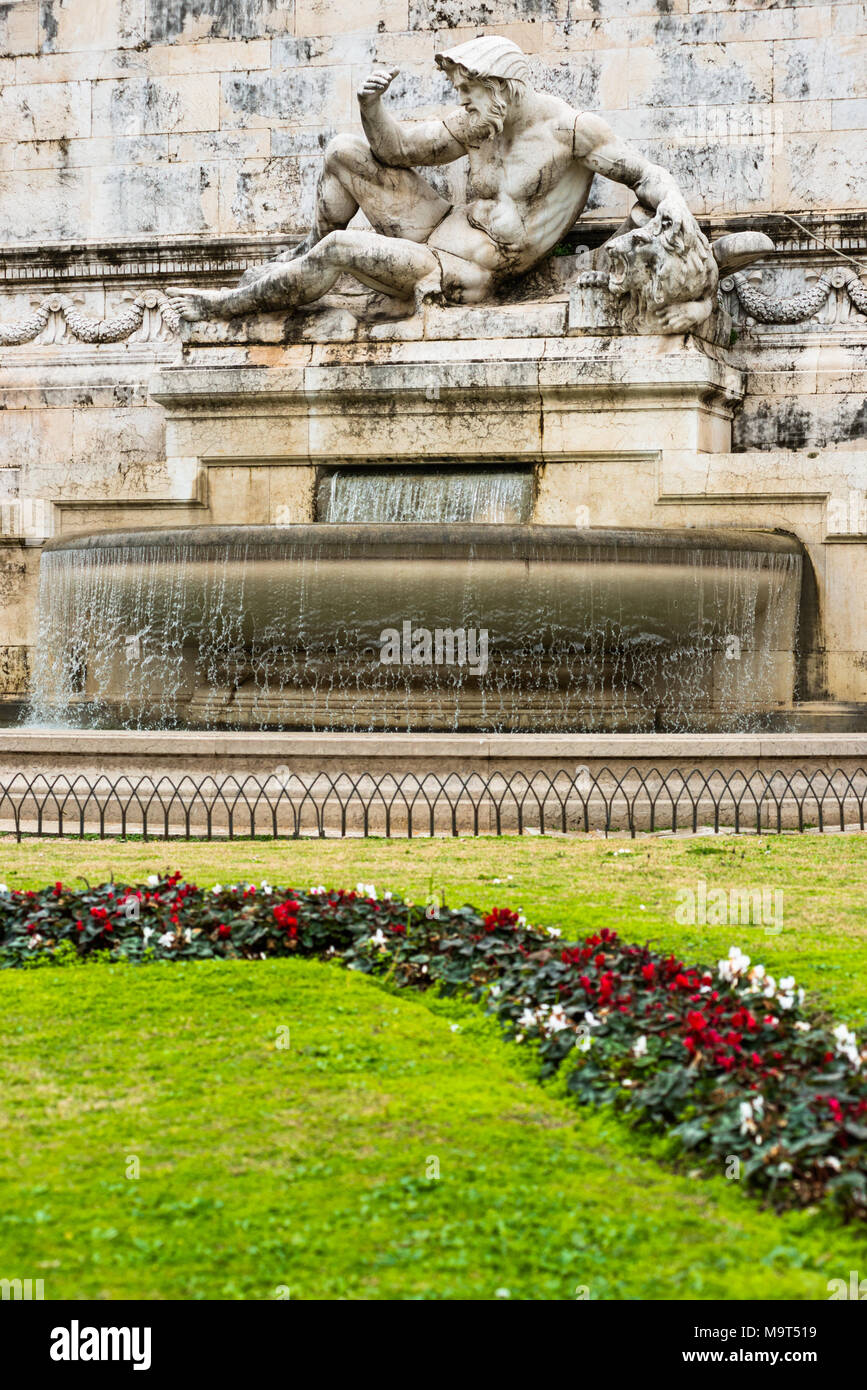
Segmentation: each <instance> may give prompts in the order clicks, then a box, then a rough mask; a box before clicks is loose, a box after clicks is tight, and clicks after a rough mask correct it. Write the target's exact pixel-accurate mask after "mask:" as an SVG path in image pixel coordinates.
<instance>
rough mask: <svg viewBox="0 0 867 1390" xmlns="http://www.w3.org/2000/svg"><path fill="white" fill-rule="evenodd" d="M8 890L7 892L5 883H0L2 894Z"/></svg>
mask: <svg viewBox="0 0 867 1390" xmlns="http://www.w3.org/2000/svg"><path fill="white" fill-rule="evenodd" d="M8 892H9V889H8V888H7V887H6V884H5V883H0V893H4V894H5V893H8Z"/></svg>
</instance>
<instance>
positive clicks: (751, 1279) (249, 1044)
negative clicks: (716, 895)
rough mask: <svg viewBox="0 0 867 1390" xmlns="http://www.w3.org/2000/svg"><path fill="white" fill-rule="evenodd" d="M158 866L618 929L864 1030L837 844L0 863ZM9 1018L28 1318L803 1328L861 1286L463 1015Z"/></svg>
mask: <svg viewBox="0 0 867 1390" xmlns="http://www.w3.org/2000/svg"><path fill="white" fill-rule="evenodd" d="M623 849H629V850H630V853H629V854H616V853H615V851H616V850H623ZM165 866H171V867H178V868H181V869H182V870H183V872H184V873H185V874H186V875H187V876H188V877H190V878H192V879H194V880H195V881H197V882H199V883H202V884H204V885H210V884H212V883H214V882H217V881H220V882H223V883H226V882H235V881H237V880H239V879H245V878H250V879H261V878H263V877H266V878H269V879H271V881H273V882H284V883H286V882H288V883H296V884H299V885H302V886H308V885H309V884H312V883H320V882H322V883H326V884H329V885H330V884H335V885H336V884H340V885H349V886H354V884H355V883H356V882H357V881H359V880H363V881H364V882H373V883H375V884H376V885H377V887H378V889H379V890H380V891H382V890H383V889H385V888H391V889H392V890H394V891H401V892H404V893H407V894H408V895H409V896H411V897H414V898H415V899H416V900H419V899H423V898H424V897H425V895H426V894H427V893H428V892H429V891H430V890H431V888H434V889H437V890H440V891H443V892H445V894H446V897H447V900H448V901H449V903H451V904H456V903H458V902H460V901H465V900H469V901H473V902H474V903H476V904H478V905H479V906H481V907H486V908H487V907H491V906H494V905H502V904H508V905H510V906H518V907H523V908H524V909H525V910H526V911H527V913H528V915H529V917H530V920H531V921H533V922H536V923H540V924H541V923H546V924H550V925H557V926H559V927H561V928H562V930H563V933H564V935H565V936H567V937H568V936H573V935H575V936H578V935H581V934H584V933H586V932H587V931H589V930H592V929H594V928H597V927H600V926H613V927H616V928H618V929H619V930H620V931H621V933H622V934H623V935H624V936H628V937H631V938H633V939H644V938H651V939H655V940H656V941H658V942H660V943H662V944H664V945H668V946H671V947H672V948H673V949H674V950H676V951H677V952H678V953H680V954H682V955H683V956H684V957H686V958H687V959H688V960H696V959H702V960H706V961H713V960H715V959H716V958H717V956H719V955H721V954H724V953H725V952H726V951H727V949H728V946H729V945H730V944H732V943H733V942H737V943H738V944H739V945H741V946H743V947H744V948H745V949H746V950H748V951H749V953H750V954H751V955H752V957H753V959H754V960H758V959H761V960H764V961H765V962H767V963H768V964H769V966H770V967H771V968H772V969H773V970H774V972H775V973H777V974H782V973H792V974H794V975H795V976H796V978H797V979H798V981H799V983H804V984H805V985H807V986H808V987H810V988H811V989H812V990H813V991H814V992H815V994H816V996H817V997H818V998H819V1000H820V1001H821V1002H822V1003H823V1004H825V1005H826V1006H827V1007H828V1008H829V1009H831V1010H833V1011H834V1012H836V1013H838V1014H839V1015H840V1016H841V1017H845V1018H846V1019H847V1020H849V1021H850V1022H852V1023H853V1024H855V1025H856V1026H861V1027H863V1026H864V1022H865V1018H867V969H865V966H867V908H865V904H864V890H863V885H864V881H865V868H867V838H865V837H864V836H861V835H857V834H847V835H845V836H842V835H841V836H833V837H827V838H819V837H818V836H809V837H794V836H785V837H763V838H761V839H756V838H754V837H749V838H746V837H745V838H743V839H738V838H735V837H731V836H725V837H719V838H717V839H711V838H710V837H705V836H701V837H695V838H683V839H659V838H651V837H644V838H639V839H638V840H635V841H629V840H626V839H622V838H618V839H612V840H610V841H605V840H603V839H601V838H600V839H596V838H593V839H587V840H584V839H570V840H564V839H551V840H547V839H545V840H541V839H538V838H533V839H517V838H515V839H504V840H491V839H485V840H477V841H472V840H464V839H461V840H457V841H444V840H438V841H429V840H418V841H413V842H412V843H411V844H410V843H407V842H401V841H384V840H367V841H361V840H349V841H325V842H322V841H301V842H292V843H288V844H287V843H282V844H281V843H276V844H275V843H272V842H265V841H252V842H251V841H237V842H235V843H233V844H231V845H228V844H224V843H223V844H217V843H210V844H209V843H203V842H192V843H189V844H187V843H183V844H180V843H175V844H172V845H165V844H162V843H152V844H150V845H146V844H142V843H140V842H139V843H126V844H122V843H118V842H112V841H107V842H94V841H86V842H83V843H82V842H78V841H74V840H64V841H25V842H24V843H23V844H21V845H15V844H14V843H12V842H9V841H0V881H3V882H6V883H7V884H9V885H10V886H15V887H35V886H37V885H39V884H43V883H45V882H51V881H53V880H54V879H55V878H58V877H59V878H62V879H64V880H66V881H72V880H73V879H75V878H76V877H77V876H78V875H83V876H85V877H87V878H88V879H89V880H90V881H91V882H96V881H99V880H102V879H105V878H107V877H110V876H111V875H112V874H114V876H115V877H117V878H127V879H129V878H133V879H141V878H143V877H144V876H146V875H147V874H148V873H150V872H152V871H154V870H155V869H161V868H163V867H165ZM700 878H703V879H705V880H706V881H707V883H708V886H709V887H716V886H722V887H725V888H730V887H739V888H762V887H771V888H777V887H779V888H782V890H783V892H784V918H783V929H782V931H781V933H780V934H779V935H770V934H768V933H766V932H765V931H764V930H763V929H762V928H761V927H751V926H736V927H712V926H707V927H701V926H684V925H679V924H678V923H677V922H676V920H675V917H674V912H675V907H676V904H677V893H678V890H680V889H682V888H685V887H692V888H694V887H695V885H696V884H697V882H698V880H699V879H700ZM497 880H500V882H497ZM0 1015H2V1017H3V1020H4V1025H5V1026H4V1049H3V1052H2V1055H0V1097H2V1101H0V1107H2V1114H0V1121H2V1123H3V1127H4V1130H5V1137H6V1143H5V1145H4V1152H5V1157H4V1158H2V1159H0V1277H9V1278H12V1277H16V1276H17V1277H21V1278H28V1277H29V1278H40V1277H41V1278H44V1280H45V1290H46V1297H47V1298H60V1297H70V1298H76V1297H81V1298H125V1297H126V1298H129V1297H136V1298H145V1299H151V1298H183V1299H187V1298H205V1297H209V1298H249V1299H270V1298H274V1297H276V1296H278V1294H277V1291H278V1290H280V1289H283V1290H286V1289H288V1290H289V1291H290V1296H291V1297H292V1298H300V1299H309V1298H327V1299H332V1298H353V1299H370V1298H445V1299H455V1298H491V1297H494V1296H496V1295H497V1290H508V1291H509V1296H511V1297H512V1298H531V1299H532V1298H553V1299H572V1298H574V1297H575V1296H576V1290H577V1289H580V1288H584V1287H586V1288H587V1289H589V1293H590V1297H592V1298H603V1299H636V1298H641V1299H664V1298H677V1299H703V1298H722V1299H736V1298H744V1299H753V1298H755V1299H785V1298H796V1299H824V1298H827V1282H828V1280H829V1279H831V1278H844V1279H845V1278H848V1271H849V1270H851V1269H859V1268H861V1267H863V1264H864V1258H865V1247H867V1239H865V1235H864V1232H863V1230H855V1229H847V1228H843V1227H841V1226H839V1225H838V1224H837V1223H836V1221H835V1219H834V1218H833V1217H832V1216H831V1215H830V1214H829V1213H828V1212H827V1211H822V1212H812V1213H811V1212H807V1213H804V1212H801V1213H792V1214H788V1215H786V1216H777V1215H774V1214H773V1213H771V1212H767V1211H763V1210H761V1209H760V1208H759V1207H757V1206H756V1205H755V1203H754V1201H753V1200H752V1199H747V1198H743V1197H742V1196H741V1193H740V1190H739V1188H738V1186H737V1184H736V1183H734V1182H726V1181H725V1179H724V1178H723V1177H722V1176H720V1177H719V1178H718V1179H713V1180H710V1181H706V1180H692V1179H690V1177H689V1176H688V1173H685V1172H682V1173H676V1172H672V1171H671V1169H670V1168H667V1167H665V1166H664V1165H663V1164H662V1163H660V1162H659V1161H658V1159H659V1157H660V1155H661V1153H662V1146H661V1145H658V1144H657V1145H655V1146H654V1145H651V1144H650V1143H648V1142H645V1141H643V1140H641V1139H639V1138H638V1137H637V1136H636V1135H635V1134H634V1133H633V1132H631V1131H629V1130H628V1129H626V1127H625V1125H624V1124H623V1122H622V1121H620V1120H617V1119H615V1118H613V1117H611V1116H609V1115H607V1114H604V1113H598V1112H594V1113H590V1112H582V1111H578V1110H576V1109H575V1107H574V1106H573V1105H572V1103H571V1102H570V1101H569V1100H568V1099H567V1098H565V1097H564V1096H563V1094H562V1093H561V1091H560V1088H559V1083H555V1084H554V1085H553V1086H550V1087H546V1088H543V1087H541V1086H540V1085H539V1084H538V1082H537V1081H536V1080H535V1076H534V1074H533V1072H532V1069H531V1064H530V1060H529V1059H528V1058H527V1056H526V1054H524V1053H523V1052H522V1050H521V1049H519V1048H515V1047H510V1046H508V1045H507V1044H504V1043H503V1042H501V1041H500V1039H499V1037H498V1036H497V1035H496V1033H495V1032H494V1031H492V1029H493V1025H492V1024H491V1023H490V1021H489V1020H486V1019H484V1018H483V1017H482V1016H481V1014H480V1012H479V1011H478V1010H475V1009H472V1008H470V1007H469V1006H465V1005H459V1004H456V1003H454V1002H453V1001H437V1000H434V999H430V998H423V997H419V996H408V995H401V996H397V995H395V994H393V993H391V992H389V991H388V990H387V989H386V988H385V987H384V986H383V985H381V984H378V983H377V982H375V981H372V980H370V979H360V978H358V977H356V976H355V975H353V974H351V973H349V972H345V971H343V970H341V969H339V968H338V967H334V966H327V965H324V964H321V963H318V962H303V961H292V960H289V961H287V960H279V961H267V962H265V961H263V962H242V961H237V962H201V963H183V964H180V963H179V964H177V965H159V966H149V967H144V968H141V969H135V968H132V967H122V966H110V967H109V966H89V967H84V968H80V969H76V968H72V969H63V970H51V969H44V970H36V971H26V972H19V971H5V972H2V973H0ZM456 1021H457V1022H459V1024H460V1031H459V1032H452V1031H451V1027H450V1024H451V1023H453V1022H456ZM280 1027H288V1028H289V1029H290V1036H291V1047H290V1048H289V1049H288V1050H283V1049H281V1048H278V1047H277V1046H276V1038H277V1030H278V1029H279V1028H280ZM131 1157H137V1158H138V1160H139V1162H140V1169H141V1172H140V1177H139V1178H138V1179H134V1178H128V1177H127V1176H126V1171H127V1165H128V1160H129V1159H130V1158H131ZM432 1158H436V1159H437V1160H438V1162H439V1165H440V1173H441V1176H440V1178H439V1179H436V1178H431V1177H428V1176H427V1173H428V1172H429V1171H430V1166H429V1165H430V1160H431V1159H432Z"/></svg>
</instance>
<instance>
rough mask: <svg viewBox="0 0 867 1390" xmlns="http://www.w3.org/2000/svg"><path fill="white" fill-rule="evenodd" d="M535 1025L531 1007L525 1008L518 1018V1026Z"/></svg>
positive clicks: (532, 1026) (528, 1026)
mask: <svg viewBox="0 0 867 1390" xmlns="http://www.w3.org/2000/svg"><path fill="white" fill-rule="evenodd" d="M535 1026H536V1015H535V1014H534V1013H533V1011H532V1009H525V1010H524V1012H523V1013H522V1014H521V1017H520V1018H519V1019H518V1027H519V1028H535Z"/></svg>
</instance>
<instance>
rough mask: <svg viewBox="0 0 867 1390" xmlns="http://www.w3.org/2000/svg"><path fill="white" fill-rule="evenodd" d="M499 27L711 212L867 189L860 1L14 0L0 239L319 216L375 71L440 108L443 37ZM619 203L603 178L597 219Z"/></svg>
mask: <svg viewBox="0 0 867 1390" xmlns="http://www.w3.org/2000/svg"><path fill="white" fill-rule="evenodd" d="M485 29H490V30H495V31H496V32H497V33H501V34H506V35H508V36H509V37H510V38H513V39H515V40H516V41H517V42H518V43H519V44H521V46H522V47H523V48H524V49H525V50H526V51H527V52H528V53H530V54H531V55H532V64H533V69H534V72H535V74H536V76H537V78H538V80H539V83H540V85H545V86H546V87H548V88H549V89H550V90H552V91H555V92H557V93H559V94H560V95H561V96H563V97H565V98H566V99H567V100H569V101H570V102H572V103H574V104H575V105H576V106H578V107H589V108H592V109H593V110H597V111H600V112H602V113H604V114H605V115H607V116H608V117H610V119H611V121H612V123H613V124H614V125H615V126H616V128H617V130H618V131H620V132H621V133H622V134H623V135H624V136H625V137H627V138H629V139H631V140H634V141H635V142H636V143H637V144H639V145H640V146H641V147H642V148H643V149H644V150H645V151H646V152H647V153H648V154H650V155H653V156H658V157H659V158H660V159H664V160H665V162H666V163H667V164H668V165H669V166H670V167H671V168H672V170H673V172H675V173H676V174H677V176H678V177H679V179H680V180H681V183H682V185H683V187H684V188H685V190H686V192H687V195H688V197H689V199H690V202H691V205H692V206H693V208H694V210H696V211H699V212H703V213H707V214H714V213H715V214H719V213H726V212H728V213H769V212H779V211H781V210H788V211H792V212H795V213H797V212H798V211H803V210H806V209H816V210H821V211H826V210H827V209H828V208H834V209H847V208H863V207H864V205H865V201H867V194H865V168H864V158H863V151H864V130H865V127H867V61H865V29H867V20H865V5H864V3H863V0H858V3H833V4H821V3H815V0H807V3H803V4H801V3H778V2H776V0H775V2H774V3H771V0H586V3H583V0H485V3H480V0H352V3H348V2H347V0H294V4H293V0H98V3H96V0H13V2H12V3H5V4H2V5H0V53H2V58H0V84H2V94H0V242H22V241H23V242H33V241H52V242H54V241H65V240H78V239H81V240H101V239H105V238H123V237H141V236H154V235H158V236H175V235H178V234H191V233H199V234H201V233H210V234H218V235H221V236H232V235H237V234H239V233H256V234H261V233H279V234H283V233H296V232H299V231H301V230H302V229H303V228H304V227H305V226H306V224H307V221H308V217H309V207H310V194H311V188H312V182H313V177H314V173H315V167H316V161H317V159H318V157H319V155H320V153H321V151H322V148H323V145H324V144H325V142H326V141H327V140H328V138H329V137H330V136H331V135H332V134H334V133H335V131H344V130H349V129H352V128H354V127H356V126H357V124H358V113H357V108H356V104H355V99H354V93H355V90H356V88H357V86H358V83H359V80H360V79H361V78H362V77H363V76H364V75H365V73H366V71H367V70H368V69H369V68H370V67H371V66H374V65H383V66H388V67H397V68H399V69H400V77H399V78H398V79H397V81H396V82H395V83H394V85H393V87H392V91H391V101H392V103H393V105H394V107H395V109H397V110H399V111H401V110H402V111H404V112H406V113H412V114H418V115H421V116H425V115H429V114H431V113H433V112H435V111H437V110H440V109H441V108H442V107H443V105H446V104H449V103H450V102H451V101H452V97H451V95H450V88H449V85H448V82H447V80H446V78H445V76H444V74H442V73H440V72H439V71H438V70H437V69H436V68H434V66H433V55H434V52H435V51H436V50H437V49H439V48H442V47H447V46H451V45H453V44H456V43H459V42H461V41H462V40H464V39H467V38H470V37H472V36H473V35H474V34H476V33H478V32H482V31H484V30H485ZM443 178H444V180H445V181H446V182H448V181H449V175H448V174H445V175H443ZM623 206H624V194H623V191H622V190H620V189H618V188H617V187H615V186H614V185H612V184H610V183H608V182H607V181H605V180H603V179H599V180H597V185H596V190H595V194H594V199H593V208H594V210H595V213H596V215H597V216H611V215H614V213H616V212H618V211H620V210H621V209H622V208H623Z"/></svg>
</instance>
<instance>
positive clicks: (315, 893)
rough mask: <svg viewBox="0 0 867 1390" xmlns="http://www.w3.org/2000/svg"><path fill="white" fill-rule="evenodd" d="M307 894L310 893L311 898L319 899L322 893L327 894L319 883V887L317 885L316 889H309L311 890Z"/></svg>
mask: <svg viewBox="0 0 867 1390" xmlns="http://www.w3.org/2000/svg"><path fill="white" fill-rule="evenodd" d="M309 892H310V896H311V898H320V897H321V896H322V894H323V893H327V892H328V889H327V888H323V886H322V884H321V883H320V885H319V887H318V888H311V889H310V890H309Z"/></svg>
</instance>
